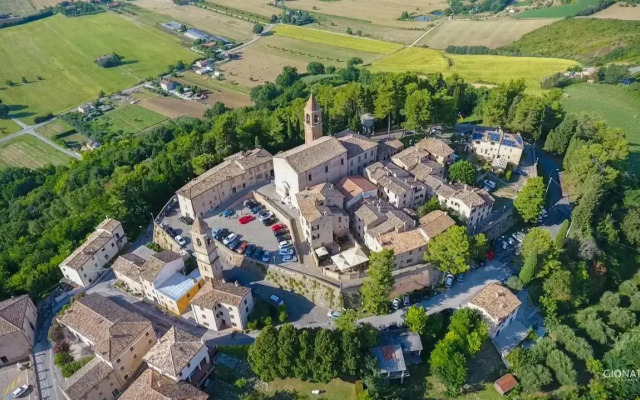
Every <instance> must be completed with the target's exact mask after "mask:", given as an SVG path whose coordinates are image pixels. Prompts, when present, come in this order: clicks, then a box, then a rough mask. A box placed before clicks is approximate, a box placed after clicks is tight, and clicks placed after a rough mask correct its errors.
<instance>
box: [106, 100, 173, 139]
mask: <svg viewBox="0 0 640 400" xmlns="http://www.w3.org/2000/svg"><path fill="white" fill-rule="evenodd" d="M166 120H167V117H165V116H164V115H161V114H158V113H156V112H153V111H151V110H147V109H146V108H144V107H140V106H138V105H135V104H133V105H126V106H122V107H118V108H116V109H115V110H113V111H111V112H108V113H106V114H104V115H102V116H101V117H99V118H98V119H97V120H96V121H95V122H94V124H95V125H96V126H100V127H104V128H106V129H108V130H109V131H111V132H114V133H116V132H118V131H122V132H123V133H137V132H140V131H141V130H144V129H147V128H149V127H151V126H153V125H157V124H159V123H161V122H163V121H166Z"/></svg>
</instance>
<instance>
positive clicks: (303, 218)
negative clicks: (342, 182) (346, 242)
mask: <svg viewBox="0 0 640 400" xmlns="http://www.w3.org/2000/svg"><path fill="white" fill-rule="evenodd" d="M294 205H295V206H296V207H297V208H298V209H299V210H300V225H301V226H302V231H303V234H304V237H305V239H306V240H307V242H309V245H310V246H311V248H312V249H317V248H319V247H323V246H326V245H332V244H333V242H334V241H335V238H337V237H342V236H347V234H348V231H349V215H348V214H347V213H346V212H344V210H343V206H344V196H343V195H342V193H340V191H339V190H338V189H336V188H335V187H334V185H333V184H331V183H321V184H319V185H316V186H313V187H311V188H309V189H305V190H303V191H301V192H299V193H297V194H296V195H295V203H294Z"/></svg>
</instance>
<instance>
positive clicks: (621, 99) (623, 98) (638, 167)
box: [562, 83, 640, 176]
mask: <svg viewBox="0 0 640 400" xmlns="http://www.w3.org/2000/svg"><path fill="white" fill-rule="evenodd" d="M564 93H565V96H564V97H563V99H562V105H563V106H564V108H565V110H567V111H568V112H573V113H581V112H586V113H588V114H594V115H596V116H598V117H599V118H601V119H603V120H604V121H605V122H606V123H607V124H608V125H609V126H612V127H614V128H620V129H622V130H624V131H625V132H626V134H627V139H628V140H629V143H630V145H631V146H630V149H629V150H630V162H629V168H630V170H631V171H633V172H634V173H635V174H636V175H639V176H640V95H639V94H636V93H634V92H632V91H631V90H630V89H628V88H625V87H623V86H615V85H599V84H590V83H581V84H578V85H571V86H568V87H566V88H565V89H564Z"/></svg>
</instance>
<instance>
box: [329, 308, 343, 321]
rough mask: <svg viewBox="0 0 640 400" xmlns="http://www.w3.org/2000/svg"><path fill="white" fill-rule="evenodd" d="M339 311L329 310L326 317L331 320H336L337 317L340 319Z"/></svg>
mask: <svg viewBox="0 0 640 400" xmlns="http://www.w3.org/2000/svg"><path fill="white" fill-rule="evenodd" d="M340 314H341V313H340V311H333V310H329V311H328V312H327V317H329V318H331V319H338V317H340Z"/></svg>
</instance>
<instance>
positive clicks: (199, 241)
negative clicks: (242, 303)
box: [191, 216, 222, 279]
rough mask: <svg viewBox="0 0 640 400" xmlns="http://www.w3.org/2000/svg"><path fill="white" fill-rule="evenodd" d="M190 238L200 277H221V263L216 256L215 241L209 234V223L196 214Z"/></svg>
mask: <svg viewBox="0 0 640 400" xmlns="http://www.w3.org/2000/svg"><path fill="white" fill-rule="evenodd" d="M191 240H193V252H194V253H195V254H194V255H195V256H196V261H197V262H198V269H199V270H200V274H201V275H202V277H204V278H209V279H222V263H221V262H220V258H219V257H218V249H217V246H216V242H215V240H213V237H212V236H211V230H210V229H209V225H207V223H206V222H204V220H203V219H202V218H200V216H197V217H196V220H195V222H194V223H193V228H192V229H191Z"/></svg>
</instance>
